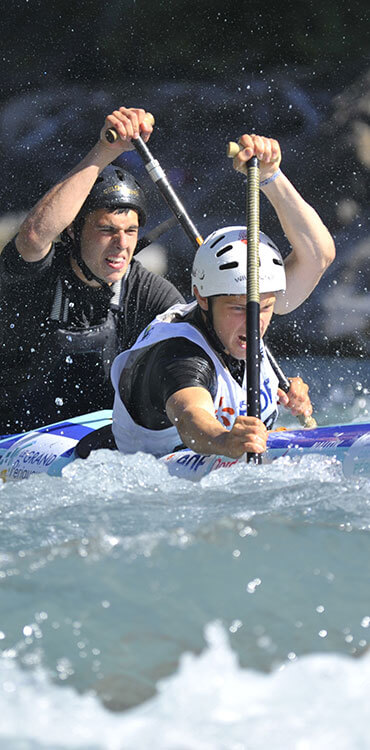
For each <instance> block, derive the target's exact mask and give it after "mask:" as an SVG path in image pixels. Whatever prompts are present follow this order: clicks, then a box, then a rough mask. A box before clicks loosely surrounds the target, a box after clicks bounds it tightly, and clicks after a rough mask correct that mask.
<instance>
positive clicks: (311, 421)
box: [298, 414, 317, 430]
mask: <svg viewBox="0 0 370 750" xmlns="http://www.w3.org/2000/svg"><path fill="white" fill-rule="evenodd" d="M298 420H299V422H300V423H301V425H302V426H303V427H304V428H305V429H306V430H313V429H314V428H315V427H317V422H316V419H315V418H314V417H305V415H304V414H300V415H299V416H298Z"/></svg>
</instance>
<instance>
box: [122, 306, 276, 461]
mask: <svg viewBox="0 0 370 750" xmlns="http://www.w3.org/2000/svg"><path fill="white" fill-rule="evenodd" d="M195 305H196V303H195V302H192V303H190V304H188V305H180V304H178V305H174V306H173V307H171V308H170V309H169V310H167V311H166V312H165V313H162V314H161V315H158V316H157V317H156V318H155V319H154V320H153V321H152V323H151V324H150V325H149V326H147V328H146V329H145V330H144V331H143V332H142V333H141V335H140V336H139V338H138V339H137V341H136V343H135V344H134V346H133V347H131V349H129V350H127V351H125V352H122V354H119V355H118V357H116V359H115V360H114V362H113V365H112V370H111V379H112V383H113V387H114V390H115V398H114V405H113V425H112V430H113V435H114V437H115V441H116V443H117V447H118V449H119V450H120V451H122V452H123V453H133V452H137V451H143V452H145V453H153V454H154V455H156V456H161V455H164V454H166V453H170V452H171V451H173V450H174V449H175V448H176V447H177V446H178V445H179V444H180V443H181V438H180V436H179V433H178V431H177V429H176V428H175V427H174V426H171V427H168V428H165V429H163V430H149V429H147V428H145V427H143V426H141V425H138V424H136V423H135V422H134V420H133V419H132V418H131V416H130V414H129V412H128V411H127V409H126V407H125V405H124V403H123V402H122V400H121V397H120V393H119V382H120V378H121V375H122V373H123V371H124V368H125V365H126V363H127V360H128V358H129V355H130V354H131V352H133V351H137V350H139V349H144V348H147V347H151V346H155V344H157V343H159V342H160V341H163V340H167V339H168V338H178V337H184V338H187V339H189V340H190V341H193V342H194V343H195V344H198V346H200V347H201V348H202V349H203V350H204V351H205V352H206V353H207V354H208V356H209V357H210V358H211V360H212V362H213V365H214V367H215V371H216V377H217V392H216V395H215V397H214V406H215V416H216V418H217V419H218V420H219V421H220V422H221V424H223V425H224V426H225V427H226V428H227V429H231V428H232V426H233V424H234V421H235V419H236V417H237V416H239V415H243V414H244V415H245V414H246V376H245V374H244V380H243V383H242V385H239V383H237V381H236V380H234V378H233V377H232V375H231V373H230V371H229V370H228V369H227V367H225V365H224V363H223V361H222V359H221V358H220V356H219V355H218V354H217V353H216V352H215V350H214V349H212V348H211V346H210V345H209V343H208V342H207V340H206V338H205V336H203V334H202V333H201V332H200V331H199V330H198V329H197V328H195V327H194V326H193V325H191V324H190V323H188V322H182V321H181V318H183V317H184V316H185V315H187V314H188V313H189V312H190V311H191V310H192V309H194V307H195ZM277 388H278V379H277V377H276V375H275V373H274V371H273V369H272V367H271V365H270V362H269V360H268V358H267V356H266V354H265V349H264V345H263V342H262V341H261V363H260V390H261V419H262V421H263V422H264V423H265V424H266V426H267V427H269V428H270V427H271V426H272V424H273V422H274V421H275V419H276V417H277Z"/></svg>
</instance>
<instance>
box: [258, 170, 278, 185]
mask: <svg viewBox="0 0 370 750" xmlns="http://www.w3.org/2000/svg"><path fill="white" fill-rule="evenodd" d="M279 174H281V169H277V170H276V172H274V174H272V175H271V177H267V178H266V180H262V182H260V187H265V185H268V184H269V182H274V180H276V178H277V177H279Z"/></svg>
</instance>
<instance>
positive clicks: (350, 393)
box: [0, 358, 370, 750]
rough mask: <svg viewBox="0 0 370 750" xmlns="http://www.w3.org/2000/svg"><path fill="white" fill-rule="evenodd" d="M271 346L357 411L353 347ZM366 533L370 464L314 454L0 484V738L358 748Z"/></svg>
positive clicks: (103, 454)
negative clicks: (307, 349)
mask: <svg viewBox="0 0 370 750" xmlns="http://www.w3.org/2000/svg"><path fill="white" fill-rule="evenodd" d="M283 364H284V367H285V370H287V368H288V369H289V367H290V366H293V365H294V373H293V370H292V369H291V372H289V371H287V374H288V375H289V374H297V373H298V372H299V370H300V369H301V371H302V374H303V372H304V375H305V378H306V379H307V381H308V382H310V384H311V394H312V399H313V401H314V405H315V414H316V417H317V420H318V423H319V424H328V423H335V422H336V421H343V422H351V421H361V420H363V421H365V420H368V419H369V391H368V382H369V360H357V361H355V360H350V359H347V360H342V359H339V358H338V359H333V360H330V361H329V360H326V359H323V358H322V359H321V358H311V359H309V360H306V359H305V360H295V361H294V362H292V361H288V362H285V363H283ZM303 367H304V370H303ZM284 423H285V424H287V426H292V425H293V424H294V420H293V419H292V418H290V419H284ZM369 549H370V479H369V478H368V477H363V478H362V477H356V478H345V477H344V476H343V473H342V469H341V466H340V464H338V463H337V462H336V461H335V460H333V459H330V458H324V457H320V456H318V455H306V456H303V457H302V458H294V459H290V458H281V459H278V460H277V461H276V462H274V463H273V464H270V465H265V466H252V465H248V466H247V465H243V464H238V465H236V466H235V467H233V469H230V470H222V469H220V470H219V471H217V472H215V473H214V474H210V475H209V476H207V477H205V478H204V479H202V480H201V481H200V482H199V483H198V484H196V485H195V484H194V483H193V482H190V481H187V480H184V479H180V478H178V477H175V476H170V475H169V474H168V472H167V469H166V466H164V465H162V464H160V463H159V462H158V461H157V460H156V459H155V458H153V457H151V456H147V455H144V454H137V455H133V456H129V457H126V456H123V455H120V454H118V453H117V452H112V451H105V450H104V451H97V452H95V453H93V454H92V455H91V456H90V457H89V458H88V459H87V460H85V461H82V460H78V461H75V462H73V463H72V464H70V465H69V466H67V467H66V469H65V470H64V473H63V476H62V477H51V476H47V475H34V476H32V477H31V478H30V479H28V480H25V481H21V482H18V483H10V482H9V483H4V484H1V485H0V603H1V609H0V716H1V719H0V748H4V749H5V748H6V750H28V749H32V750H36V749H41V748H47V749H48V750H54V748H55V749H57V748H58V749H59V748H84V749H89V750H118V749H121V748H122V750H123V749H124V750H126V749H127V750H131V748H132V749H133V748H139V749H140V750H146V748H148V749H149V748H153V747H155V748H159V750H162V749H163V750H198V749H199V750H226V749H227V750H247V749H248V750H249V748H251V749H252V748H253V750H255V749H257V750H262V749H263V750H266V748H268V749H269V748H271V749H272V750H275V749H276V750H280V748H281V749H283V748H284V750H290V748H292V749H293V748H294V749H296V750H311V749H312V750H313V749H315V750H317V749H319V750H321V748H322V749H324V748H325V750H327V749H328V748H329V749H331V748H336V750H347V749H348V750H353V749H357V748H361V749H362V748H369V747H370V741H369V739H368V734H369V732H368V727H369V718H370V709H369V701H368V694H369V689H370V652H369V651H368V646H369V642H370V598H369V573H370V564H369V557H370V556H369Z"/></svg>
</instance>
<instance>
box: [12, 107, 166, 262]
mask: <svg viewBox="0 0 370 750" xmlns="http://www.w3.org/2000/svg"><path fill="white" fill-rule="evenodd" d="M112 126H113V127H114V128H115V129H116V131H117V132H118V135H119V138H118V139H117V141H116V142H115V143H112V144H110V143H108V141H107V140H106V139H105V137H104V133H105V131H106V129H107V128H109V127H112ZM152 130H153V127H152V124H151V120H150V118H148V113H146V112H145V110H143V109H134V108H130V109H127V108H125V107H121V108H120V109H119V110H115V111H114V112H113V113H112V114H111V115H109V116H108V117H106V119H105V123H104V126H103V128H102V130H101V134H100V139H99V141H98V142H97V143H96V144H95V146H94V147H93V148H92V149H91V151H89V153H88V154H87V155H86V156H85V157H84V159H82V161H81V162H80V163H79V164H77V166H76V167H74V169H72V170H71V171H70V172H68V174H67V175H66V176H65V177H63V178H62V179H61V180H60V181H59V182H57V184H56V185H54V186H53V187H52V188H51V189H50V190H49V191H48V192H47V193H46V194H45V195H44V196H43V197H42V198H41V200H40V201H39V202H38V203H37V204H36V205H35V206H34V208H32V209H31V211H30V213H29V214H28V215H27V216H26V218H25V220H24V222H23V224H22V225H21V227H20V229H19V232H18V235H17V237H16V241H15V242H16V247H17V249H18V251H19V253H20V254H21V255H22V257H23V258H24V260H26V261H28V262H35V261H38V260H41V259H42V258H43V257H45V255H47V253H48V252H49V250H50V247H51V243H52V242H53V240H55V238H56V237H57V236H58V235H59V234H60V232H62V231H63V229H65V228H66V227H67V226H69V224H71V223H72V221H73V220H74V218H75V217H76V215H77V214H78V212H79V210H80V208H81V206H82V205H83V203H84V201H85V200H86V198H87V196H88V194H89V192H90V190H91V188H92V186H93V184H94V182H95V180H96V179H97V177H98V175H99V174H100V172H101V171H102V170H103V169H104V168H105V167H106V166H108V164H110V163H111V162H112V161H114V159H116V158H117V157H118V156H119V155H120V154H121V153H122V152H124V151H129V150H131V149H132V148H133V145H132V144H131V139H132V138H137V137H138V135H139V134H140V135H141V136H142V137H143V139H144V140H148V138H149V137H150V134H151V132H152Z"/></svg>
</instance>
